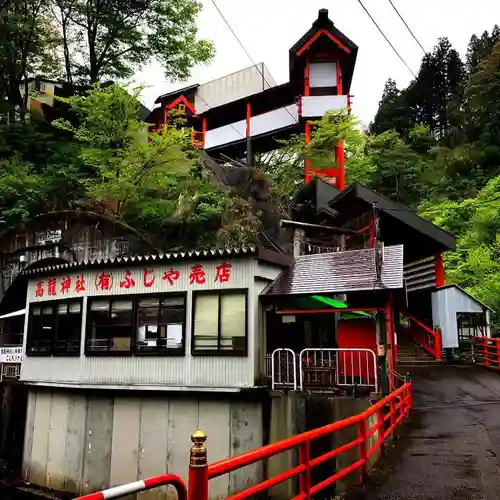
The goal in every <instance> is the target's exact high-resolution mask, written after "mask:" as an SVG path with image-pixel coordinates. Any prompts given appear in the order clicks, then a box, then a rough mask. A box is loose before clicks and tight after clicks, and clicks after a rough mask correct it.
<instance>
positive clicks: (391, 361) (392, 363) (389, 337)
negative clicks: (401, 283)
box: [384, 298, 396, 387]
mask: <svg viewBox="0 0 500 500" xmlns="http://www.w3.org/2000/svg"><path fill="white" fill-rule="evenodd" d="M384 314H385V331H386V342H387V346H388V347H389V346H390V349H388V353H387V356H388V358H387V361H388V365H389V368H390V370H389V379H390V385H391V387H395V382H396V381H395V380H394V371H395V369H396V357H395V352H394V329H393V327H394V320H393V317H392V304H391V298H389V299H388V300H387V302H386V304H385V308H384Z"/></svg>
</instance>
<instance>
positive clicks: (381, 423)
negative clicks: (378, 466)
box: [377, 407, 385, 460]
mask: <svg viewBox="0 0 500 500" xmlns="http://www.w3.org/2000/svg"><path fill="white" fill-rule="evenodd" d="M377 428H378V431H377V432H378V434H377V448H378V454H379V460H380V459H381V458H382V457H383V456H384V451H385V450H384V442H385V436H384V434H385V420H384V408H383V407H382V408H380V409H379V410H377Z"/></svg>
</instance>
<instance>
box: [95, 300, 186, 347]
mask: <svg viewBox="0 0 500 500" xmlns="http://www.w3.org/2000/svg"><path fill="white" fill-rule="evenodd" d="M87 316H88V318H87V352H88V353H92V354H99V353H102V354H105V353H115V354H116V353H129V354H130V353H135V354H147V353H155V354H176V355H179V354H184V323H185V296H184V295H163V296H136V297H133V298H113V299H102V298H98V299H92V300H91V301H90V302H89V308H88V313H87Z"/></svg>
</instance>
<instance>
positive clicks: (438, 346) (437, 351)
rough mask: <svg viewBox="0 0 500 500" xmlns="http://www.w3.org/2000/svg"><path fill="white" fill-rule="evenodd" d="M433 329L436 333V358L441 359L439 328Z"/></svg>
mask: <svg viewBox="0 0 500 500" xmlns="http://www.w3.org/2000/svg"><path fill="white" fill-rule="evenodd" d="M434 331H435V332H436V335H435V336H434V339H435V343H436V359H443V348H442V346H441V329H440V328H436V329H435V330H434Z"/></svg>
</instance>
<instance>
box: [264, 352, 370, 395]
mask: <svg viewBox="0 0 500 500" xmlns="http://www.w3.org/2000/svg"><path fill="white" fill-rule="evenodd" d="M266 369H267V370H268V371H267V373H268V381H269V383H270V385H271V387H272V389H276V388H289V389H293V390H297V389H298V390H304V389H307V388H322V389H325V388H333V387H367V388H373V390H374V391H375V392H377V391H378V388H379V387H378V386H379V384H378V370H377V357H376V355H375V353H374V352H373V351H372V350H371V349H362V348H359V349H355V348H352V349H351V348H331V349H323V348H311V349H303V350H302V351H301V352H300V353H299V354H296V353H295V352H293V351H292V350H291V349H286V348H283V349H275V350H274V351H273V353H272V354H271V355H270V356H269V357H268V358H267V361H266Z"/></svg>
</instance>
